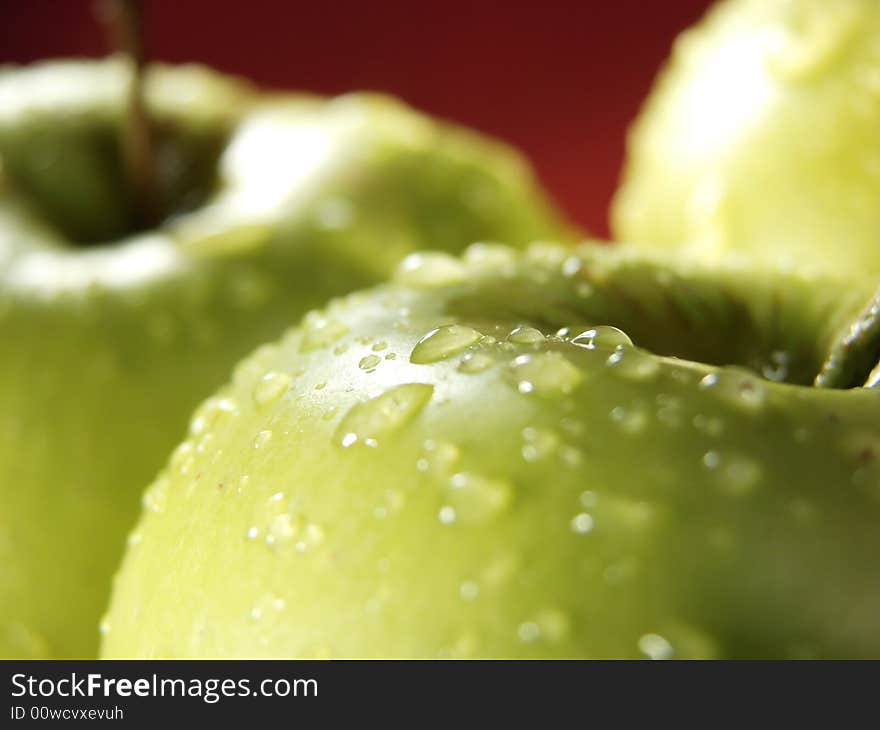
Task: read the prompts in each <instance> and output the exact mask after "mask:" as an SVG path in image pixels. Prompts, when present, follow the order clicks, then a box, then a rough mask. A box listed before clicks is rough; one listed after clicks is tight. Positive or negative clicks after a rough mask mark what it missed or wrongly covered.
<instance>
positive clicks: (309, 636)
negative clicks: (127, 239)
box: [102, 244, 880, 658]
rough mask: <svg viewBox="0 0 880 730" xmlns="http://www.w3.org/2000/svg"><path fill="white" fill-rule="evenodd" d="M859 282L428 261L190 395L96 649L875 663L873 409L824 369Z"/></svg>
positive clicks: (656, 261)
mask: <svg viewBox="0 0 880 730" xmlns="http://www.w3.org/2000/svg"><path fill="white" fill-rule="evenodd" d="M871 293H872V292H871V291H870V289H869V288H866V287H861V286H859V285H854V284H853V283H852V282H850V281H847V280H845V279H835V278H831V277H824V278H823V277H818V276H816V275H809V274H806V273H790V272H788V273H786V272H780V271H778V270H774V269H770V268H764V267H761V266H749V265H746V264H738V265H733V264H731V265H729V266H728V267H710V266H707V265H702V264H697V263H693V262H688V263H684V262H679V261H677V260H676V259H672V258H670V257H668V256H665V255H660V254H656V255H652V256H646V255H644V254H635V253H633V252H632V251H630V250H627V249H625V248H619V249H613V248H612V249H609V248H603V247H593V246H584V247H581V248H579V249H576V253H572V250H571V249H567V248H563V247H560V246H552V245H549V244H543V245H536V246H533V247H532V248H530V250H529V251H528V252H527V253H517V252H515V251H513V250H511V249H508V248H504V247H499V246H490V245H478V246H475V247H472V248H470V249H468V251H467V252H466V253H465V254H464V256H463V258H462V259H460V260H459V261H458V262H457V265H453V263H452V260H451V259H449V258H448V257H445V256H443V255H442V254H433V255H432V254H421V255H416V256H415V257H410V258H408V259H406V260H404V262H403V264H402V265H401V268H400V270H399V272H398V273H397V275H396V276H395V278H394V280H393V282H392V283H390V284H388V285H384V286H380V287H377V288H375V289H372V290H368V291H365V292H360V293H357V294H353V295H350V296H348V297H346V298H343V299H338V300H335V301H334V302H333V303H331V304H330V305H329V306H328V307H327V308H326V309H323V310H321V311H316V312H312V313H310V314H309V315H308V316H306V317H305V319H304V320H303V322H302V323H301V324H300V325H299V326H298V327H295V328H293V329H291V330H290V331H289V332H288V333H286V334H285V335H284V337H283V338H282V339H280V340H279V341H278V342H276V343H275V344H271V345H264V346H262V347H260V348H259V349H257V350H256V351H255V352H254V353H253V354H252V355H251V356H250V357H248V358H247V359H245V360H244V361H243V362H242V363H240V364H239V365H238V366H237V368H236V370H235V372H234V375H233V377H232V380H231V382H230V383H228V384H227V385H226V386H225V387H223V388H221V389H220V390H219V391H218V392H217V393H216V394H215V395H214V396H213V397H211V398H209V399H208V400H207V401H205V402H204V403H203V405H202V406H201V407H200V408H199V409H198V410H197V411H196V413H195V416H194V417H193V419H192V422H191V426H190V435H189V437H188V438H187V439H186V440H185V441H184V442H183V443H182V444H180V445H179V446H178V447H177V449H176V450H175V451H174V453H173V455H172V457H171V458H170V461H169V463H168V464H167V466H166V468H165V470H164V471H163V472H162V473H161V475H160V476H159V478H158V479H157V481H155V482H154V483H153V485H152V486H151V487H150V488H149V489H148V491H147V492H146V495H145V498H144V511H143V514H142V516H141V519H140V522H139V523H138V525H137V527H136V529H135V530H134V531H133V532H132V533H131V535H130V537H129V545H128V548H127V552H126V556H125V558H124V561H123V563H122V567H121V569H120V571H119V573H118V574H117V577H116V579H115V587H114V592H113V598H112V600H111V604H110V608H109V611H108V613H107V615H106V618H105V620H104V622H103V624H102V630H103V633H104V636H103V645H102V653H103V656H105V657H438V656H461V657H638V656H648V657H651V658H667V657H678V658H710V657H718V658H721V657H804V656H807V657H849V658H854V657H868V656H872V657H876V656H878V655H880V565H878V563H877V561H876V560H874V559H873V556H874V555H875V554H876V553H877V552H878V551H880V531H878V529H877V524H878V519H880V458H878V457H880V425H878V424H880V399H878V397H877V393H876V392H874V391H871V390H868V389H856V390H835V389H821V388H815V387H809V384H810V383H811V382H812V381H813V380H814V378H815V377H816V375H817V373H819V372H820V371H821V370H822V369H823V367H826V366H827V361H828V359H829V357H830V355H831V353H834V352H837V348H838V347H839V342H840V340H841V338H845V337H846V334H847V333H848V332H849V331H850V329H851V326H852V323H853V322H854V321H857V320H858V319H859V317H860V316H861V315H860V313H861V312H862V310H863V308H864V307H865V306H866V303H867V302H869V300H870V299H871ZM328 331H332V332H333V333H334V336H332V337H328V336H326V333H327V332H328ZM624 332H626V333H628V334H624ZM630 338H632V339H630ZM633 341H634V342H635V344H636V345H637V346H634V345H633V344H632V342H633ZM721 366H723V367H721Z"/></svg>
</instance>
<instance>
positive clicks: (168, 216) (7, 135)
mask: <svg viewBox="0 0 880 730" xmlns="http://www.w3.org/2000/svg"><path fill="white" fill-rule="evenodd" d="M129 80H130V74H129V70H128V67H127V66H126V64H125V63H124V62H122V61H121V60H108V61H99V62H93V61H81V62H53V63H46V64H39V65H34V66H30V67H25V68H15V69H7V70H4V71H3V72H2V73H0V161H2V183H0V184H2V187H0V337H2V341H3V343H4V347H3V353H2V357H0V563H2V565H3V570H2V573H0V656H89V655H92V654H94V652H95V651H96V647H97V641H98V631H97V624H98V619H99V617H100V612H101V610H102V609H103V607H104V606H105V605H106V601H107V596H108V593H109V587H110V578H111V575H112V571H113V569H114V566H115V565H116V564H117V562H118V559H119V556H120V554H121V552H122V549H123V547H124V536H125V534H126V532H127V531H128V530H129V529H130V527H131V524H132V522H133V520H134V518H135V517H136V514H137V510H138V499H139V496H140V490H141V489H142V487H143V485H144V484H145V483H147V482H148V481H149V480H150V479H152V478H153V477H154V476H155V473H156V471H157V470H158V469H159V467H160V466H161V463H162V460H163V459H164V458H165V457H166V455H167V452H168V451H169V450H170V448H171V447H172V446H173V445H174V443H175V442H176V441H177V440H178V439H179V438H180V436H181V435H182V434H183V433H184V431H185V427H186V420H187V417H188V415H189V413H190V412H191V410H192V408H193V407H194V406H195V405H196V404H197V403H198V402H199V401H200V400H201V399H203V398H204V397H206V396H207V395H208V394H209V393H210V392H211V391H212V390H214V389H215V388H216V387H217V386H218V385H220V384H221V383H222V382H223V381H224V379H225V377H226V373H227V371H228V369H229V368H230V367H231V366H232V365H233V364H234V363H235V362H236V361H237V360H238V359H239V358H241V357H242V356H243V355H244V354H246V353H247V352H248V351H250V350H251V349H253V348H254V347H255V346H256V345H257V344H258V343H260V342H262V341H265V340H267V339H271V338H274V337H276V336H278V335H279V334H280V333H281V332H282V331H283V329H284V328H285V327H286V326H288V325H289V323H290V322H291V321H295V320H296V319H298V318H299V317H300V316H302V314H303V313H304V312H305V311H306V310H307V309H308V308H310V307H314V306H317V305H319V304H322V303H324V302H325V301H326V300H327V299H328V298H330V297H331V296H334V295H338V294H341V293H345V292H347V291H350V290H353V289H355V288H357V287H360V286H364V285H367V284H372V283H375V282H377V281H379V280H381V279H383V278H385V277H386V276H387V274H388V272H389V271H391V270H392V268H393V266H394V265H395V264H396V263H397V262H398V261H399V260H400V259H401V258H402V257H403V256H404V255H405V254H407V253H409V252H411V251H412V250H414V249H416V248H420V247H425V246H428V247H432V248H437V249H441V250H453V251H454V250H456V249H460V248H461V247H462V246H463V245H464V243H465V242H468V241H473V240H481V239H482V240H485V239H489V240H493V239H497V238H508V237H513V240H514V241H517V242H519V243H521V244H524V243H526V242H527V241H529V240H530V239H533V238H543V237H548V236H556V235H560V234H561V235H566V233H567V229H566V228H565V226H564V225H563V224H562V223H561V221H560V218H559V217H558V216H557V215H556V213H555V212H554V211H553V210H552V208H551V206H550V205H549V203H548V202H547V201H546V200H545V199H544V197H543V196H542V195H541V193H540V192H539V191H538V190H537V188H536V184H535V182H534V180H533V177H532V175H531V173H530V171H529V168H528V166H527V165H526V164H525V163H524V162H523V160H522V159H521V158H520V157H519V156H518V155H517V154H515V153H514V152H512V151H511V150H510V149H508V148H506V147H505V146H503V145H500V144H498V143H495V142H492V141H490V140H487V139H485V138H483V137H480V136H478V135H476V134H474V133H471V132H468V131H465V130H462V129H458V128H454V127H451V126H449V125H446V124H441V123H438V122H435V121H433V120H431V119H428V118H426V117H425V116H423V115H421V114H418V113H417V112H415V111H413V110H411V109H409V108H407V107H406V106H404V105H402V104H401V103H399V102H397V101H395V100H393V99H389V98H386V97H382V96H378V95H372V94H354V95H349V96H344V97H340V98H336V99H332V100H326V99H320V98H317V97H311V96H306V95H287V94H274V95H264V94H260V93H258V92H257V91H255V90H254V89H252V88H250V87H249V86H248V85H247V84H245V83H243V82H240V81H237V80H233V79H228V78H224V77H221V76H218V75H216V74H214V73H212V72H210V71H208V70H206V69H204V68H199V67H191V66H187V67H180V68H165V67H157V68H154V69H152V70H151V71H149V73H148V76H147V80H146V100H147V106H148V108H149V110H150V115H151V117H152V123H153V125H154V128H155V134H156V150H155V161H156V189H155V190H154V194H155V197H156V200H155V201H154V202H155V203H156V204H157V205H158V206H159V213H160V214H161V218H162V221H161V222H160V224H159V225H158V226H157V227H156V228H155V229H153V230H148V231H138V230H135V229H134V223H133V220H134V214H133V209H134V203H133V200H132V193H131V189H132V186H131V185H130V184H129V182H130V181H127V180H126V179H125V174H124V171H123V168H124V166H123V164H122V161H121V153H120V146H121V145H120V142H119V138H120V136H121V128H122V126H123V117H124V111H123V110H124V108H125V103H124V102H125V99H126V97H127V91H126V89H127V86H128V84H129ZM339 333H340V332H339V330H338V328H337V325H334V324H333V323H327V324H326V325H325V326H324V327H323V328H321V327H319V326H316V329H315V331H314V334H313V336H314V338H315V341H316V342H320V341H322V340H323V339H327V340H329V339H330V338H333V337H336V336H338V335H339ZM194 476H195V474H194Z"/></svg>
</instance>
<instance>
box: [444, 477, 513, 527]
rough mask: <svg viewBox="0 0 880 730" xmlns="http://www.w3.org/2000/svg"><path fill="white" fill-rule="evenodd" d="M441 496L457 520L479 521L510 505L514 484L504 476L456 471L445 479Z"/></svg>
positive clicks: (477, 522)
mask: <svg viewBox="0 0 880 730" xmlns="http://www.w3.org/2000/svg"><path fill="white" fill-rule="evenodd" d="M444 498H445V502H446V505H445V506H448V507H451V508H452V510H453V511H454V515H455V518H456V520H458V521H460V522H462V523H464V524H480V523H484V522H487V521H488V520H490V519H493V518H494V517H497V516H498V515H499V514H500V513H501V512H502V511H504V510H505V509H506V508H507V507H508V506H509V505H510V503H511V501H512V499H513V488H512V487H511V485H510V484H509V483H508V482H507V481H505V480H503V479H490V478H488V477H484V476H481V475H479V474H473V473H470V472H459V473H458V474H453V475H452V477H450V479H449V480H448V482H447V484H446V490H445V495H444Z"/></svg>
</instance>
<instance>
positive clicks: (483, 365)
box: [458, 352, 495, 374]
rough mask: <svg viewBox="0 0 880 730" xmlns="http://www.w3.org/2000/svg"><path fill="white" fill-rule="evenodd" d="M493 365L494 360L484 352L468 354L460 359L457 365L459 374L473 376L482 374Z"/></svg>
mask: <svg viewBox="0 0 880 730" xmlns="http://www.w3.org/2000/svg"><path fill="white" fill-rule="evenodd" d="M494 364H495V358H493V357H492V356H491V355H487V354H486V353H485V352H469V353H467V354H466V355H465V356H464V357H462V358H461V362H460V363H459V365H458V370H459V372H462V373H467V374H473V373H482V372H483V371H484V370H488V369H489V368H490V367H492V366H493V365H494Z"/></svg>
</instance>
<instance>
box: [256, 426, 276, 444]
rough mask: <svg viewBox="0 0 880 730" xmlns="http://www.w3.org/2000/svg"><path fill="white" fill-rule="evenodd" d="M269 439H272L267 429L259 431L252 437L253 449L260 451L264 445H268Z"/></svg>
mask: <svg viewBox="0 0 880 730" xmlns="http://www.w3.org/2000/svg"><path fill="white" fill-rule="evenodd" d="M271 438H272V432H271V431H269V430H268V429H267V430H265V431H260V432H259V433H258V434H257V435H256V436H255V437H254V448H255V449H262V448H263V447H264V446H265V445H266V444H268V443H269V440H270V439H271Z"/></svg>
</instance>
